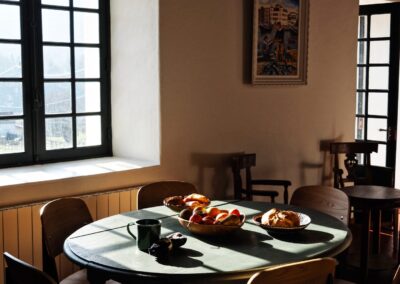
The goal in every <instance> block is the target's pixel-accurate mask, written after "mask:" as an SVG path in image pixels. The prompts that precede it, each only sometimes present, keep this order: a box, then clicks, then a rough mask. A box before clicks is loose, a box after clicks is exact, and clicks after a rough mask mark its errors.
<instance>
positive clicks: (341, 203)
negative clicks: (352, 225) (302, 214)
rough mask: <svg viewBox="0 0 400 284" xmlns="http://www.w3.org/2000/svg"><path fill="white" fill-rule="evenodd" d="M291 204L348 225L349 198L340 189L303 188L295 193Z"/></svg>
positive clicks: (318, 186) (313, 186)
mask: <svg viewBox="0 0 400 284" xmlns="http://www.w3.org/2000/svg"><path fill="white" fill-rule="evenodd" d="M290 204H292V205H295V206H299V207H305V208H310V209H315V210H317V211H320V212H323V213H325V214H328V215H331V216H333V217H335V218H337V219H339V220H341V221H342V222H343V223H344V224H346V225H348V222H349V214H350V204H349V198H348V196H347V195H346V194H345V193H344V192H342V191H341V190H339V189H336V188H333V187H330V186H322V185H312V186H303V187H300V188H298V189H296V191H295V192H294V193H293V195H292V198H291V200H290Z"/></svg>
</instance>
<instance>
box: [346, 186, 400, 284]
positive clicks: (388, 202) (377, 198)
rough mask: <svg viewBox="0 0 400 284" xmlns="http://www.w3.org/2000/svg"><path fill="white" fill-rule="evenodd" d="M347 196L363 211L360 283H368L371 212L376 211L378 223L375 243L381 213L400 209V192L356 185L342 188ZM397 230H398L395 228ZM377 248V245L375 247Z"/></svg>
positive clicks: (384, 187)
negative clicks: (385, 210) (381, 211)
mask: <svg viewBox="0 0 400 284" xmlns="http://www.w3.org/2000/svg"><path fill="white" fill-rule="evenodd" d="M342 191H343V192H345V193H346V194H347V196H348V197H349V199H350V203H351V205H353V206H355V207H357V208H360V209H361V210H362V224H361V226H362V227H361V256H360V268H361V270H360V273H361V275H360V281H361V283H366V280H367V279H368V258H369V251H368V250H369V228H370V223H371V222H370V220H371V211H376V212H377V213H378V214H377V216H378V217H377V218H376V219H377V222H374V243H376V242H379V227H380V224H379V223H380V222H379V219H380V218H379V215H380V214H379V211H380V210H382V209H395V208H399V207H400V190H398V189H395V188H392V187H386V186H375V185H355V186H350V187H345V188H342ZM395 230H397V228H395ZM375 246H376V245H375Z"/></svg>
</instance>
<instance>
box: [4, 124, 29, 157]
mask: <svg viewBox="0 0 400 284" xmlns="http://www.w3.org/2000/svg"><path fill="white" fill-rule="evenodd" d="M24 151H25V145H24V122H23V120H22V119H5V120H0V154H11V153H21V152H24Z"/></svg>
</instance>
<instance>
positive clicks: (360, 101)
mask: <svg viewBox="0 0 400 284" xmlns="http://www.w3.org/2000/svg"><path fill="white" fill-rule="evenodd" d="M356 114H365V93H363V92H358V93H357V109H356Z"/></svg>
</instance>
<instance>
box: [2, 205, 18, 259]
mask: <svg viewBox="0 0 400 284" xmlns="http://www.w3.org/2000/svg"><path fill="white" fill-rule="evenodd" d="M3 242H4V244H3V245H4V251H7V252H9V253H11V254H12V255H14V256H16V257H19V254H18V211H17V209H8V210H4V211H3Z"/></svg>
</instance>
